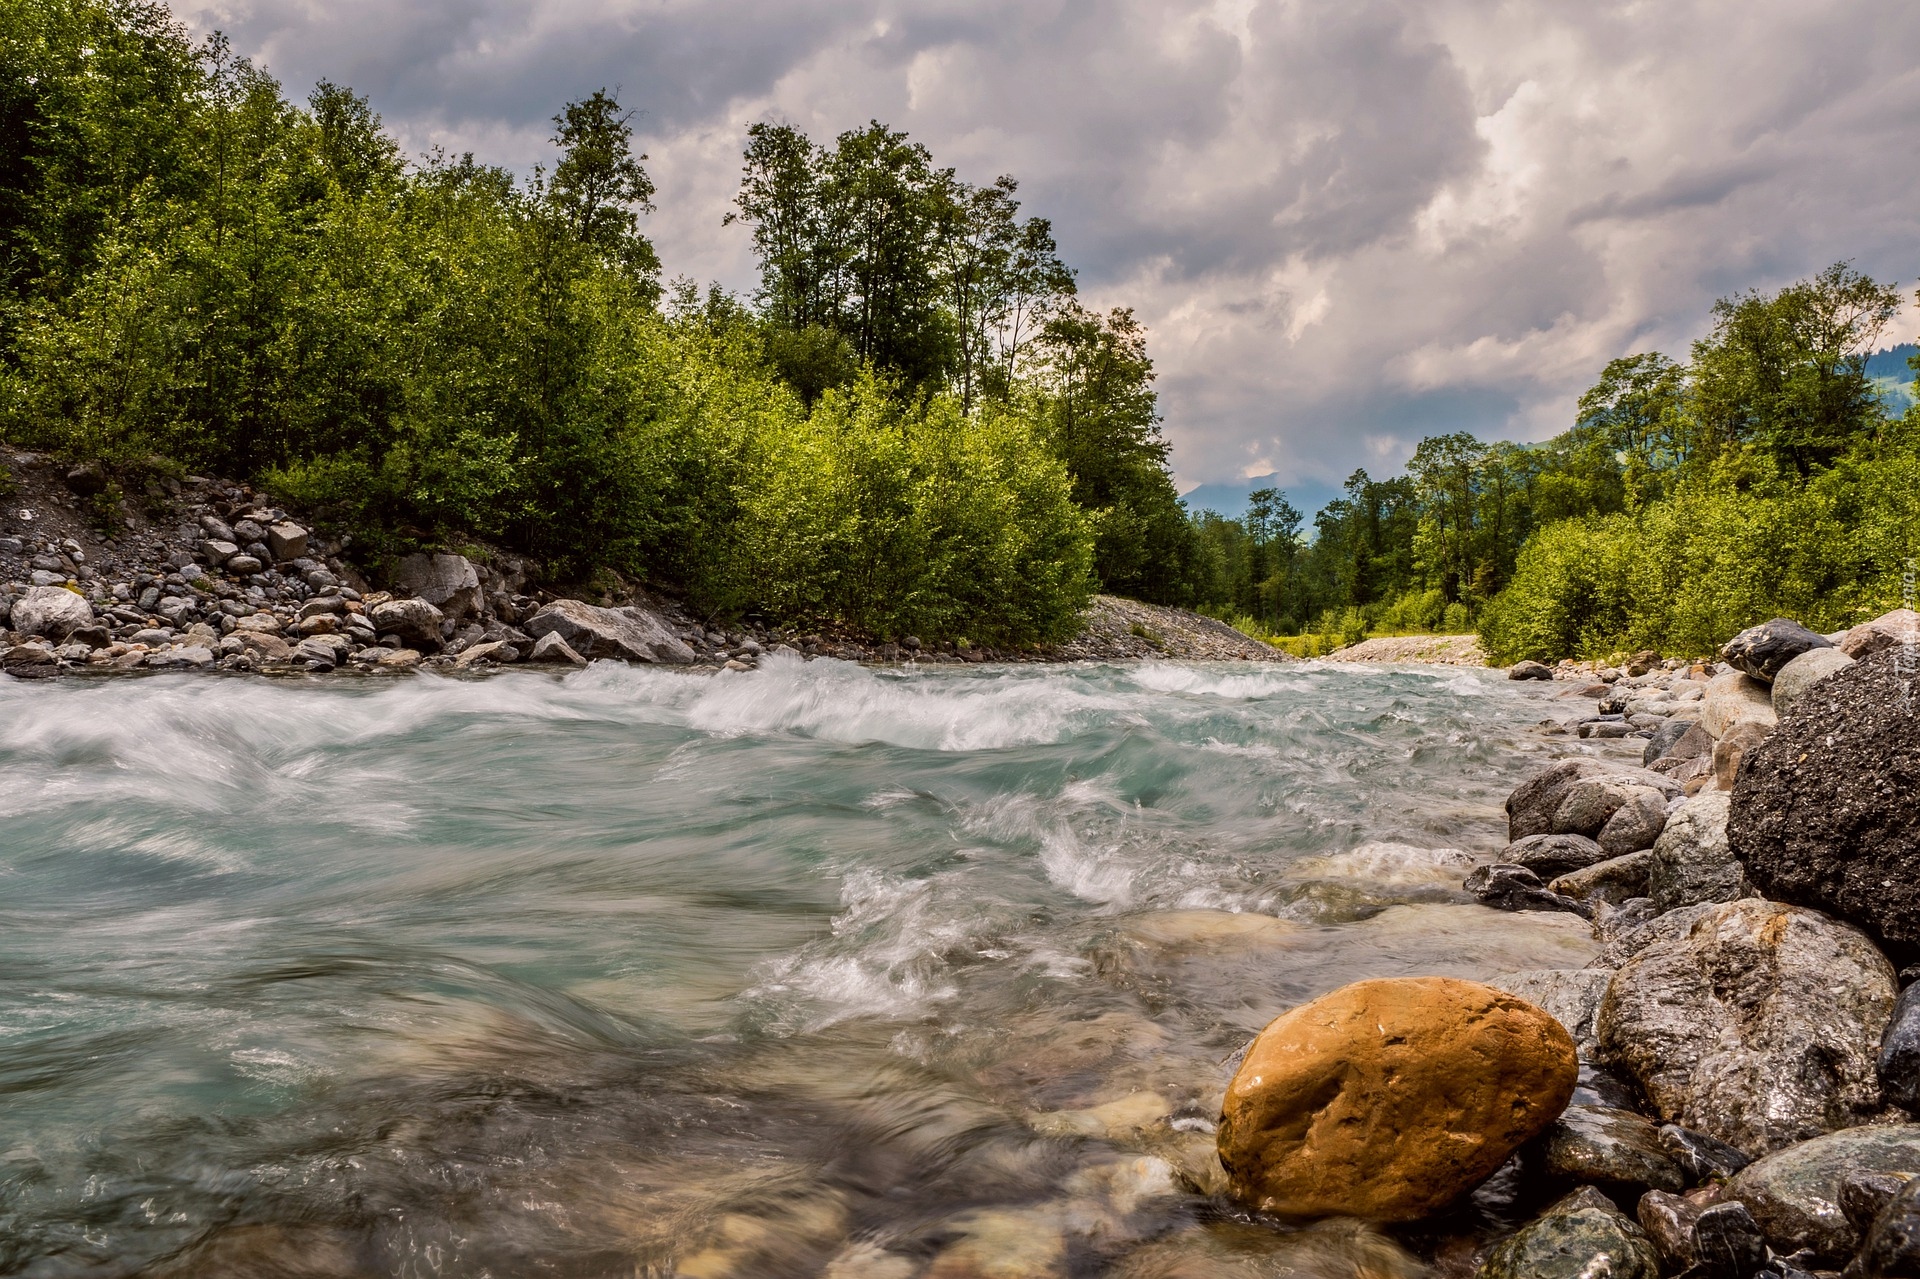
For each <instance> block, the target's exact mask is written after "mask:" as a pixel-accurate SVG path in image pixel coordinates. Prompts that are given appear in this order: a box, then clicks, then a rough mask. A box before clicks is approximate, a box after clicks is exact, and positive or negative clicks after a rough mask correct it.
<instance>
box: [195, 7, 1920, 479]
mask: <svg viewBox="0 0 1920 1279" xmlns="http://www.w3.org/2000/svg"><path fill="white" fill-rule="evenodd" d="M176 9H177V11H178V12H180V13H181V14H182V16H184V17H186V18H188V19H189V20H191V21H192V22H193V23H195V24H196V25H197V26H199V27H201V28H203V29H205V28H208V27H212V26H215V25H218V26H222V27H224V28H225V29H227V30H228V31H229V32H230V33H231V34H232V35H233V36H234V38H235V41H236V43H237V44H238V45H239V46H240V47H242V48H243V49H247V50H249V51H252V52H255V53H257V54H258V55H259V56H261V58H262V59H263V60H264V61H265V62H266V63H267V64H268V65H269V66H270V68H271V69H272V70H274V71H275V72H276V74H278V75H280V76H281V77H282V79H283V80H285V81H286V82H287V83H288V86H289V89H290V90H291V91H292V92H295V93H301V92H304V90H305V88H306V86H307V85H309V84H310V83H311V82H312V81H313V80H314V79H315V78H318V77H319V76H321V75H326V76H329V77H330V78H332V79H334V80H336V81H339V82H343V83H348V84H351V85H353V86H354V87H355V88H356V89H358V90H360V91H362V92H366V93H369V94H370V95H371V96H372V98H373V100H374V103H375V106H376V107H377V108H378V109H379V110H381V111H382V112H383V113H384V114H385V116H386V117H387V120H388V122H389V124H391V125H393V126H394V127H395V128H396V129H397V130H398V131H399V132H400V133H401V135H402V137H403V138H404V140H405V141H406V143H407V145H408V147H409V149H411V150H416V151H417V150H421V149H424V148H425V147H426V146H428V145H430V144H435V143H438V144H441V145H445V146H447V147H448V148H449V149H454V150H463V149H472V150H474V151H476V152H478V153H479V154H480V155H482V156H483V157H484V158H486V159H489V160H494V161H496V162H500V163H506V164H509V165H513V166H516V167H526V166H530V165H531V164H533V163H535V162H536V161H538V160H540V159H541V158H542V156H543V153H544V152H545V150H546V147H545V142H544V139H545V137H546V134H547V132H548V124H547V119H548V117H549V116H551V115H552V113H553V111H554V110H555V109H556V108H557V107H558V105H559V104H560V103H561V102H563V101H565V100H567V99H569V98H574V97H579V96H581V95H583V94H585V93H588V92H591V91H592V90H593V89H595V88H598V87H600V86H601V85H609V86H613V85H617V86H619V87H620V90H621V97H622V101H624V102H625V103H627V104H628V105H630V106H633V107H637V108H639V109H640V110H641V111H643V112H644V115H643V117H642V122H641V124H642V129H643V131H644V132H645V134H646V137H645V145H646V149H647V150H648V152H649V154H650V156H651V157H652V158H651V161H650V167H651V169H652V171H653V173H654V176H655V178H656V181H657V182H658V185H659V188H660V196H659V199H658V203H659V206H660V210H659V212H658V213H657V214H655V215H654V216H653V218H651V219H650V220H649V229H650V231H651V233H652V234H653V235H654V236H655V238H656V240H657V242H658V244H659V247H660V250H661V255H662V257H663V258H664V259H665V261H666V263H667V267H668V270H669V272H672V273H679V272H685V273H687V274H691V275H693V276H695V277H696V278H700V279H707V278H716V279H719V280H721V281H722V282H724V283H726V284H728V285H729V286H731V287H735V288H747V287H750V286H751V284H752V280H753V275H752V262H751V259H750V256H749V255H748V253H747V251H746V244H745V236H744V233H742V231H741V229H740V228H738V227H733V228H722V227H721V225H720V220H721V217H722V216H723V215H724V213H725V212H726V210H727V207H728V202H729V200H730V199H731V196H732V192H733V188H734V183H735V181H736V179H737V165H738V151H739V146H740V142H741V140H742V135H743V133H744V129H745V127H746V125H747V124H748V123H750V122H751V121H753V120H756V119H761V118H765V117H767V116H770V115H777V116H781V117H784V118H787V119H791V120H792V121H794V122H795V123H797V124H799V125H801V126H803V127H805V128H807V129H808V130H809V131H811V132H813V133H815V134H816V135H817V136H826V135H830V134H832V133H833V132H836V131H838V130H840V129H844V128H849V127H853V126H855V125H858V124H861V123H863V122H864V121H866V120H867V119H869V118H879V119H882V120H886V121H888V122H889V123H891V124H893V125H894V126H895V127H898V128H905V129H907V130H909V131H910V132H911V133H912V134H913V135H914V136H915V137H916V138H918V139H919V140H921V141H924V142H926V143H927V144H928V145H929V146H930V147H931V148H932V149H933V151H934V154H935V155H936V156H937V157H938V158H939V159H940V161H941V162H942V163H944V164H952V165H955V166H957V167H958V168H959V169H960V171H961V173H962V174H963V176H967V177H970V178H972V179H974V180H986V179H988V178H991V177H993V176H995V175H997V174H999V173H1006V172H1010V173H1013V174H1015V175H1017V176H1019V177H1020V178H1021V180H1022V193H1023V196H1024V197H1025V199H1026V202H1027V208H1028V209H1029V210H1030V211H1033V212H1038V213H1042V214H1045V215H1047V216H1049V217H1051V218H1052V219H1053V220H1054V223H1055V226H1056V230H1057V232H1058V234H1059V237H1060V240H1061V242H1062V245H1063V248H1064V250H1065V252H1066V254H1067V256H1068V258H1069V260H1071V261H1073V262H1075V263H1076V264H1077V265H1079V266H1080V268H1081V278H1082V282H1083V286H1084V288H1085V291H1086V292H1087V293H1088V295H1089V296H1090V298H1091V299H1092V300H1093V301H1094V302H1096V303H1098V304H1101V305H1108V304H1127V305H1132V306H1134V307H1135V308H1136V310H1137V311H1138V313H1139V314H1140V315H1141V317H1142V318H1143V319H1144V320H1145V321H1146V322H1147V323H1148V325H1149V326H1150V327H1151V328H1152V330H1153V332H1154V345H1153V350H1154V352H1155V356H1156V359H1157V360H1158V362H1159V367H1160V370H1161V375H1162V376H1161V382H1160V386H1161V390H1162V396H1163V406H1164V408H1165V411H1166V416H1167V430H1168V433H1169V435H1170V436H1171V438H1172V439H1173V441H1174V448H1175V452H1174V456H1175V461H1176V464H1177V465H1178V468H1179V470H1180V471H1181V473H1182V476H1183V478H1186V479H1188V480H1192V481H1199V480H1216V479H1227V478H1230V477H1235V476H1239V475H1243V474H1264V473H1266V472H1267V471H1270V470H1278V471H1279V472H1280V474H1281V476H1282V479H1283V481H1285V480H1290V479H1309V478H1310V479H1317V480H1321V481H1326V480H1338V479H1339V478H1341V477H1343V476H1344V475H1345V474H1346V473H1347V472H1348V471H1349V470H1351V469H1352V468H1353V467H1354V466H1356V465H1366V466H1368V467H1370V468H1373V469H1376V470H1378V469H1381V468H1382V467H1390V466H1392V465H1394V464H1396V463H1397V462H1398V461H1399V460H1400V459H1402V458H1404V456H1405V455H1406V454H1407V453H1408V452H1410V451H1411V448H1412V445H1413V443H1414V442H1416V441H1417V440H1418V438H1419V437H1420V436H1421V435H1422V434H1425V433H1429V432H1432V431H1440V430H1457V429H1467V430H1474V431H1477V432H1479V433H1481V434H1484V435H1488V436H1494V435H1502V434H1505V435H1509V436H1525V437H1531V438H1538V437H1541V436H1544V435H1546V434H1549V433H1551V432H1553V431H1555V430H1558V429H1560V428H1561V427H1562V426H1564V425H1565V424H1566V420H1567V412H1568V409H1569V406H1570V405H1571V403H1572V400H1573V398H1574V397H1575V396H1577V394H1578V393H1579V391H1580V389H1581V388H1582V387H1584V386H1585V385H1586V384H1587V382H1589V381H1590V380H1591V379H1592V377H1593V375H1594V374H1595V373H1596V372H1597V371H1598V369H1599V366H1600V365H1601V364H1602V363H1604V361H1605V360H1607V359H1608V358H1610V357H1612V356H1615V355H1620V354H1624V353H1626V352H1628V351H1631V350H1639V349H1646V348H1649V347H1661V348H1664V349H1667V350H1669V351H1670V352H1673V353H1675V354H1679V353H1682V352H1683V351H1684V348H1685V344H1686V342H1687V341H1688V340H1689V339H1690V338H1691V337H1693V336H1695V335H1697V333H1698V332H1699V330H1700V328H1701V327H1702V324H1703V322H1704V318H1705V315H1706V309H1707V307H1708V305H1709V304H1710V303H1711V301H1712V300H1713V298H1714V297H1715V296H1718V295H1721V294H1725V293H1728V292H1732V291H1735V290H1738V289H1742V288H1746V287H1749V286H1758V287H1763V288H1764V287H1770V286H1775V285H1778V284H1780V283H1784V282H1786V281H1787V280H1790V279H1793V278H1796V277H1798V276H1803V275H1806V274H1808V273H1811V272H1813V271H1816V270H1818V269H1819V268H1821V267H1822V266H1825V265H1827V264H1828V263H1830V262H1832V261H1835V260H1838V259H1840V258H1851V259H1853V260H1854V261H1855V263H1856V265H1858V266H1859V267H1861V268H1862V269H1864V270H1867V271H1869V272H1870V273H1873V274H1875V275H1877V276H1881V277H1883V278H1895V279H1902V280H1906V281H1909V282H1911V280H1912V277H1913V276H1914V274H1915V273H1916V271H1917V270H1920V268H1916V267H1915V266H1914V265H1913V264H1914V262H1915V253H1914V245H1915V242H1916V234H1917V233H1920V209H1916V203H1915V201H1914V200H1913V199H1912V197H1911V193H1910V180H1909V177H1908V174H1907V172H1906V169H1907V165H1908V163H1909V161H1908V153H1909V151H1910V149H1911V144H1910V139H1911V137H1912V136H1913V133H1914V129H1915V126H1916V124H1920V77H1915V76H1914V75H1913V74H1912V72H1911V52H1910V51H1911V50H1912V49H1913V48H1914V47H1915V45H1916V42H1920V9H1915V8H1914V7H1913V6H1909V5H1902V4H1899V3H1896V2H1895V0H1839V2H1837V3H1832V4H1827V5H1822V6H1813V7H1809V6H1806V5H1802V4H1796V3H1789V2H1788V0H1750V2H1749V3H1747V4H1744V5H1741V6H1737V7H1730V6H1727V5H1724V4H1716V3H1708V2H1707V0H1661V2H1660V3H1653V2H1652V0H1628V2H1624V3H1613V4H1607V3H1591V4H1587V5H1582V6H1572V5H1541V4H1537V3H1520V2H1519V0H1510V2H1508V3H1492V4H1489V3H1487V2H1486V0H1421V2H1419V3H1415V0H1338V2H1336V0H1318V2H1315V3H1305V2H1304V0H968V2H965V3H963V2H962V0H915V2H913V3H907V2H906V0H704V2H699V0H668V2H661V0H645V2H643V0H518V2H514V3H510V2H509V0H326V2H325V3H320V2H319V0H176ZM1904 336H1906V333H1905V332H1904V331H1903V332H1902V333H1900V334H1898V335H1896V337H1904Z"/></svg>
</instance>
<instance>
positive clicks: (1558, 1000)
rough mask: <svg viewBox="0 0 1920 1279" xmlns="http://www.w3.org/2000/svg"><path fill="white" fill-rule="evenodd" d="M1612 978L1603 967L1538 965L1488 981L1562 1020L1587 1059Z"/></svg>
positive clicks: (1575, 1044)
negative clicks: (1595, 1023)
mask: <svg viewBox="0 0 1920 1279" xmlns="http://www.w3.org/2000/svg"><path fill="white" fill-rule="evenodd" d="M1612 980H1613V974H1612V973H1611V972H1609V971H1607V970H1606V969H1604V968H1535V969H1532V970H1530V971H1528V972H1520V973H1507V974H1506V975H1505V976H1502V977H1495V978H1493V979H1492V980H1490V981H1489V982H1488V983H1487V984H1488V985H1489V986H1493V987H1495V988H1497V989H1499V990H1504V991H1506V992H1507V993H1508V994H1510V995H1518V996H1520V998H1522V999H1524V1000H1526V1001H1527V1002H1528V1003H1530V1004H1532V1005H1533V1006H1534V1007H1536V1008H1539V1009H1541V1010H1542V1011H1544V1012H1545V1013H1546V1014H1547V1015H1548V1016H1549V1017H1552V1018H1553V1019H1554V1020H1555V1021H1557V1022H1559V1023H1560V1025H1561V1028H1562V1029H1564V1030H1565V1031H1566V1032H1567V1034H1568V1035H1569V1036H1571V1037H1572V1039H1573V1043H1574V1048H1575V1049H1576V1050H1577V1051H1578V1052H1579V1054H1580V1055H1581V1057H1583V1058H1584V1057H1587V1056H1589V1055H1590V1053H1591V1050H1592V1048H1593V1046H1594V1044H1595V1042H1596V1041H1595V1039H1594V1033H1593V1019H1594V1017H1595V1016H1597V1015H1598V1014H1599V1011H1600V997H1601V996H1602V995H1604V994H1606V993H1607V983H1608V982H1610V981H1612Z"/></svg>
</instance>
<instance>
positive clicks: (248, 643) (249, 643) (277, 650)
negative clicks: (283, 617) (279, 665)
mask: <svg viewBox="0 0 1920 1279" xmlns="http://www.w3.org/2000/svg"><path fill="white" fill-rule="evenodd" d="M229 638H231V639H235V640H238V641H239V642H240V645H241V647H242V648H243V649H245V651H247V652H249V653H255V654H258V655H259V656H261V657H266V658H271V659H272V660H274V661H276V662H285V661H289V660H291V659H292V657H293V645H291V644H289V643H287V641H285V640H283V639H281V638H280V637H279V636H278V635H276V634H274V633H273V632H271V631H245V630H236V631H234V633H233V634H232V636H230V637H229Z"/></svg>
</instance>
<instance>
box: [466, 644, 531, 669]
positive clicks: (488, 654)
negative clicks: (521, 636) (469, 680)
mask: <svg viewBox="0 0 1920 1279" xmlns="http://www.w3.org/2000/svg"><path fill="white" fill-rule="evenodd" d="M519 660H520V650H519V649H516V648H515V647H514V646H513V645H512V644H510V643H508V642H507V641H506V640H488V641H487V642H485V643H482V644H475V645H472V646H471V647H469V648H464V649H461V650H460V656H458V657H456V658H454V659H453V664H454V666H455V667H457V668H459V669H461V670H465V669H466V668H467V667H469V666H478V665H505V664H506V663H508V662H517V661H519Z"/></svg>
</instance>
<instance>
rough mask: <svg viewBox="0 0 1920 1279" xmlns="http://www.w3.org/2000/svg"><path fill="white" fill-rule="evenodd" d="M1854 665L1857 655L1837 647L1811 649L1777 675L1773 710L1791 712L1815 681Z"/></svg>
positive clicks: (1781, 713)
mask: <svg viewBox="0 0 1920 1279" xmlns="http://www.w3.org/2000/svg"><path fill="white" fill-rule="evenodd" d="M1852 665H1853V659H1852V658H1851V657H1848V656H1847V655H1846V654H1845V653H1843V652H1841V651H1840V650H1839V649H1837V648H1810V649H1808V650H1807V651H1806V652H1804V653H1802V654H1800V656H1798V657H1796V658H1794V659H1793V660H1792V661H1791V662H1788V663H1787V664H1786V665H1785V666H1783V667H1781V668H1780V673H1779V674H1778V675H1776V676H1774V677H1773V713H1774V714H1775V715H1785V714H1787V713H1788V712H1789V711H1791V710H1792V709H1793V705H1794V703H1795V702H1797V701H1799V700H1800V699H1801V698H1802V697H1804V696H1806V694H1807V691H1808V690H1809V689H1811V688H1812V687H1813V686H1814V685H1815V684H1818V683H1819V682H1820V681H1821V680H1823V679H1825V678H1826V677H1827V676H1829V675H1834V674H1838V673H1839V672H1840V671H1843V670H1845V669H1846V668H1847V667H1849V666H1852Z"/></svg>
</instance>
